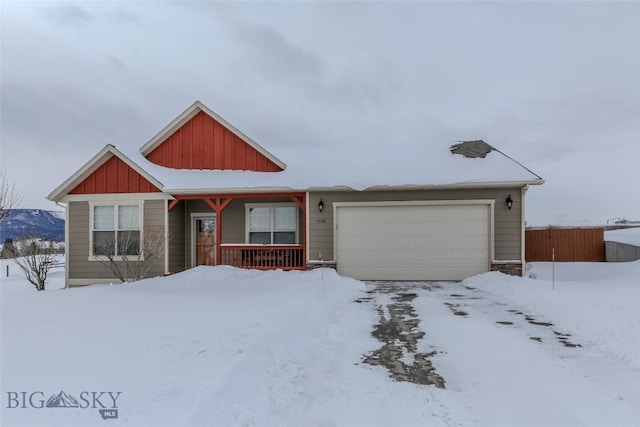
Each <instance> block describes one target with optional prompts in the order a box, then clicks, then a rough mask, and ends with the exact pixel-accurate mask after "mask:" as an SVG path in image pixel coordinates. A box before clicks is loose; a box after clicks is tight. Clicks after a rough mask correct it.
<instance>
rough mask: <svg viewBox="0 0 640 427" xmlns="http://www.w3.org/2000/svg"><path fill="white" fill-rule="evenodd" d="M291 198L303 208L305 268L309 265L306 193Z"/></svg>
mask: <svg viewBox="0 0 640 427" xmlns="http://www.w3.org/2000/svg"><path fill="white" fill-rule="evenodd" d="M289 198H290V199H291V200H293V201H294V202H295V204H296V205H298V207H299V208H300V209H301V210H302V268H303V270H304V269H306V267H307V208H306V206H307V203H306V193H304V194H302V196H300V199H298V196H290V197H289Z"/></svg>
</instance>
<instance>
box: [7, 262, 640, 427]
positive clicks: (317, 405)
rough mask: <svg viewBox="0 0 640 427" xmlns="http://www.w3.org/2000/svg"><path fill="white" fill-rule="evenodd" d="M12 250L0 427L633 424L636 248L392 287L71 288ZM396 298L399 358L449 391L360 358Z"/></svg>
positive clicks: (182, 281) (274, 282)
mask: <svg viewBox="0 0 640 427" xmlns="http://www.w3.org/2000/svg"><path fill="white" fill-rule="evenodd" d="M5 264H6V262H3V263H2V264H1V265H0V268H1V269H0V272H1V273H2V284H1V292H0V298H1V309H2V314H1V318H0V320H1V322H2V324H1V337H2V341H1V344H2V348H1V356H2V359H1V362H0V375H1V376H0V381H1V384H0V385H1V393H2V401H1V405H0V411H1V412H0V425H2V426H3V427H4V426H50V425H66V426H91V425H93V426H104V425H127V426H413V425H416V426H417V425H420V426H500V425H505V426H514V425H531V426H555V425H557V426H571V425H580V426H586V425H593V426H624V425H640V409H639V408H640V349H639V346H640V280H639V278H640V261H638V262H632V263H615V264H613V263H612V264H605V263H599V264H596V263H564V264H561V263H557V264H556V265H555V272H554V273H555V274H554V276H555V282H554V283H553V282H552V266H551V264H548V263H535V264H531V265H530V266H529V267H530V268H529V269H528V271H527V274H528V275H529V276H531V278H517V277H510V276H505V275H502V274H500V273H487V274H483V275H479V276H476V277H472V278H469V279H467V280H466V281H464V282H461V283H430V284H427V283H420V284H418V283H415V284H407V283H404V284H385V288H384V289H383V287H381V285H380V284H371V283H362V282H358V281H355V280H351V279H347V278H344V277H340V276H338V275H337V274H336V273H335V272H334V271H332V270H315V271H309V272H287V273H285V272H280V271H273V272H258V271H245V270H236V269H233V268H229V267H216V268H212V267H198V268H195V269H192V270H190V271H187V272H184V273H181V274H176V275H173V276H170V277H164V278H156V279H150V280H146V281H142V282H138V283H134V284H125V285H115V284H114V285H109V284H106V285H99V286H92V287H85V288H79V289H69V290H64V289H60V288H61V287H62V284H63V277H64V272H63V271H62V269H57V270H55V272H54V273H53V277H52V279H51V281H50V283H49V285H48V290H47V291H45V292H36V291H35V289H34V287H33V286H31V285H28V284H27V283H26V282H25V280H24V279H23V278H22V277H21V276H20V274H19V273H18V270H17V268H15V266H12V267H11V274H10V276H9V277H8V278H7V277H4V275H5ZM533 277H535V278H533ZM356 301H358V302H356ZM399 305H404V306H405V307H406V308H408V309H410V310H411V312H412V313H415V314H414V315H417V316H418V317H417V319H419V320H420V322H419V323H418V324H417V326H415V328H414V329H415V330H412V333H410V334H408V335H411V336H414V337H420V338H419V339H418V340H417V348H416V349H414V350H415V354H411V353H407V352H405V353H404V354H403V356H402V362H403V363H404V364H406V365H407V366H409V367H411V365H412V363H413V362H414V361H415V360H418V355H419V354H422V355H428V357H429V358H430V360H431V362H432V364H433V368H434V369H435V371H436V372H437V374H438V375H439V376H441V377H442V378H443V380H444V382H445V388H444V389H443V388H437V387H435V386H433V385H421V384H414V383H411V382H404V381H396V380H394V379H392V377H391V375H392V374H391V373H390V372H389V371H388V370H387V368H385V367H383V366H374V365H370V364H368V363H364V359H365V358H366V357H368V356H370V355H371V354H372V353H373V352H374V351H376V350H378V349H380V348H381V346H382V345H383V343H382V342H381V341H379V339H376V338H375V337H373V336H372V335H371V332H372V331H373V330H374V328H375V327H376V325H377V324H379V323H384V322H385V321H387V320H389V319H390V318H391V317H393V316H394V315H395V314H394V313H397V311H396V308H397V307H398V306H399ZM403 316H404V318H405V320H407V321H410V320H411V319H412V318H413V317H412V315H403ZM497 322H500V323H497ZM418 330H419V331H421V332H424V335H423V336H422V335H416V334H414V333H413V332H417V331H418ZM400 338H403V337H402V336H400ZM396 341H398V342H400V341H402V339H398V340H396ZM61 392H63V393H61ZM118 393H120V394H118ZM50 398H51V402H52V405H57V406H58V407H46V404H47V402H48V401H49V400H50ZM114 411H117V412H114ZM116 415H117V418H115V416H116ZM109 418H112V419H109Z"/></svg>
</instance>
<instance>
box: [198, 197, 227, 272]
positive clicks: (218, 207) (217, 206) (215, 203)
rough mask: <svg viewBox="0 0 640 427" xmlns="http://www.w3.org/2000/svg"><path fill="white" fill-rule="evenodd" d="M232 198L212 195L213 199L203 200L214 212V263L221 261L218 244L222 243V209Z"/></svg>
mask: <svg viewBox="0 0 640 427" xmlns="http://www.w3.org/2000/svg"><path fill="white" fill-rule="evenodd" d="M232 200H233V196H232V197H228V198H226V199H225V200H222V197H214V198H213V200H212V199H210V198H208V197H207V198H205V199H204V201H205V202H207V204H208V205H209V206H210V207H211V209H213V211H214V212H215V213H216V245H217V248H216V249H217V250H216V265H220V264H221V262H222V250H221V247H220V245H221V244H222V211H223V210H224V208H226V207H227V206H229V203H231V201H232Z"/></svg>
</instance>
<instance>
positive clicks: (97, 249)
mask: <svg viewBox="0 0 640 427" xmlns="http://www.w3.org/2000/svg"><path fill="white" fill-rule="evenodd" d="M91 212H92V223H91V255H94V256H111V255H113V256H116V257H121V256H125V255H138V254H139V253H140V222H141V221H140V212H141V206H140V205H93V206H92V211H91Z"/></svg>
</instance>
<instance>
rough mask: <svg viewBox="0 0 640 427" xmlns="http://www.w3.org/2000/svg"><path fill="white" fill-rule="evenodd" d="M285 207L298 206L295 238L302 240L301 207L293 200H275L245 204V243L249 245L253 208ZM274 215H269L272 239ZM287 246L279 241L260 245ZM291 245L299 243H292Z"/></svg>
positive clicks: (297, 240)
mask: <svg viewBox="0 0 640 427" xmlns="http://www.w3.org/2000/svg"><path fill="white" fill-rule="evenodd" d="M283 207H287V208H288V207H293V208H296V209H295V212H296V232H295V233H296V237H295V240H296V242H299V241H300V209H298V205H296V204H295V203H292V202H275V203H245V205H244V212H245V215H244V242H245V244H247V245H249V244H250V243H249V225H250V224H251V219H250V217H249V213H250V212H251V209H253V208H283ZM274 218H275V217H274V215H269V221H270V223H271V224H270V232H271V233H272V240H273V232H274V224H273V222H274ZM265 245H267V246H269V245H271V246H285V245H281V244H277V243H271V244H260V246H265ZM290 245H299V243H290V244H289V246H290Z"/></svg>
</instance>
